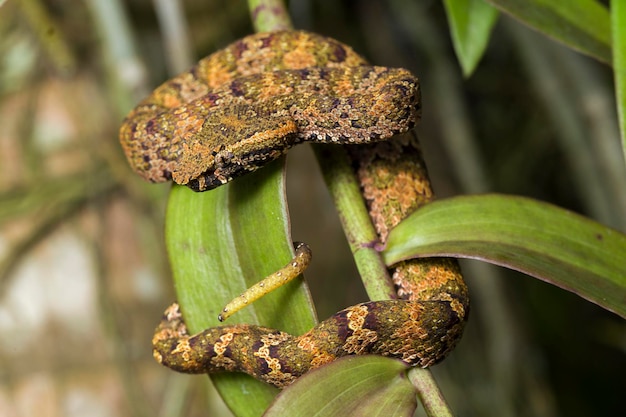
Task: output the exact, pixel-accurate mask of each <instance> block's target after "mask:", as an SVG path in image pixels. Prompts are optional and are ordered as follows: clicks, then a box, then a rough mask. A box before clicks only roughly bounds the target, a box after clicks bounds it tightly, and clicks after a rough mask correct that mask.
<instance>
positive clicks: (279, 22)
mask: <svg viewBox="0 0 626 417" xmlns="http://www.w3.org/2000/svg"><path fill="white" fill-rule="evenodd" d="M248 8H249V9H250V15H251V18H252V24H253V25H254V31H255V32H271V31H274V30H288V29H293V24H292V23H291V18H290V17H289V13H288V12H287V9H286V8H285V4H284V3H283V1H282V0H248Z"/></svg>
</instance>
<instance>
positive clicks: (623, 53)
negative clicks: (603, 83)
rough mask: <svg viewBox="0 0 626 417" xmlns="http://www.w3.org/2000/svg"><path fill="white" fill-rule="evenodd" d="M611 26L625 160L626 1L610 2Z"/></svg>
mask: <svg viewBox="0 0 626 417" xmlns="http://www.w3.org/2000/svg"><path fill="white" fill-rule="evenodd" d="M611 28H612V35H613V71H614V73H615V100H616V102H617V118H618V120H619V127H620V132H621V136H622V150H623V152H624V160H626V3H625V2H624V1H619V0H613V1H612V2H611Z"/></svg>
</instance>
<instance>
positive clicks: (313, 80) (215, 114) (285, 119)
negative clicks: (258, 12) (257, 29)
mask: <svg viewBox="0 0 626 417" xmlns="http://www.w3.org/2000/svg"><path fill="white" fill-rule="evenodd" d="M315 48H318V50H315ZM419 102H420V97H419V83H418V81H417V79H416V78H415V77H414V76H413V75H412V74H411V73H410V72H408V71H406V70H404V69H396V68H385V67H372V66H366V65H364V61H363V60H361V59H360V58H359V57H358V55H356V54H355V53H354V51H352V50H351V49H350V48H349V47H347V46H345V45H341V44H340V43H338V42H336V41H333V40H330V39H327V38H322V37H320V36H317V35H313V34H306V33H304V32H274V33H265V34H256V35H252V36H249V37H246V38H244V39H242V40H241V41H239V42H236V43H235V44H233V45H230V46H229V47H227V48H225V49H223V50H221V51H219V52H216V53H214V54H213V55H210V56H208V57H207V58H205V59H203V60H202V61H200V62H199V63H198V64H197V65H196V66H195V67H193V68H192V69H191V70H189V71H188V72H186V73H183V74H181V75H179V76H178V77H176V78H174V79H172V80H170V81H168V82H167V83H165V84H163V85H161V86H160V87H158V88H157V89H156V90H155V92H154V93H153V94H152V95H151V96H150V97H148V98H147V99H145V100H144V101H142V102H141V103H140V104H139V105H138V106H137V107H136V108H135V109H134V110H133V111H131V113H130V114H129V115H128V116H127V117H126V119H125V120H124V122H123V124H122V127H121V129H120V142H121V143H122V147H123V148H124V151H125V153H126V155H127V157H128V161H129V163H130V165H131V166H132V167H133V169H134V170H135V171H136V172H137V173H138V174H140V175H141V176H143V177H144V178H145V179H147V180H149V181H153V182H161V181H167V180H170V179H171V180H173V181H174V182H176V183H178V184H183V185H187V186H189V187H190V188H192V189H194V190H196V191H204V190H209V189H211V188H215V187H217V186H220V185H222V184H225V183H227V182H228V181H231V180H232V179H233V178H236V177H238V176H240V175H242V174H245V173H246V172H250V171H254V170H256V169H258V168H259V167H261V166H264V165H265V164H267V163H268V162H270V161H272V160H274V159H276V158H278V157H280V156H281V155H283V154H284V153H285V152H286V151H287V150H288V149H289V148H291V147H292V146H293V145H295V144H297V143H301V142H305V141H316V142H323V143H339V144H344V143H368V142H372V141H380V140H385V139H388V138H390V137H391V136H393V135H395V134H398V133H401V132H406V131H407V130H409V129H410V128H412V127H413V126H414V125H415V122H416V120H417V119H418V117H419V111H420V109H419Z"/></svg>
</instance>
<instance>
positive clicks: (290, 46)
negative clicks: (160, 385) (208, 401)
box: [120, 31, 469, 388]
mask: <svg viewBox="0 0 626 417" xmlns="http://www.w3.org/2000/svg"><path fill="white" fill-rule="evenodd" d="M420 106H421V102H420V90H419V82H418V80H417V78H415V77H414V76H413V75H412V74H411V73H410V72H409V71H407V70H405V69H395V68H387V67H377V66H370V65H369V64H368V63H367V62H366V61H365V60H364V59H363V58H362V57H361V56H359V55H358V54H357V53H356V52H354V51H353V50H352V49H351V48H350V47H349V46H347V45H344V44H342V43H340V42H338V41H336V40H334V39H331V38H328V37H324V36H320V35H317V34H313V33H308V32H303V31H277V32H270V33H259V34H254V35H250V36H247V37H245V38H243V39H241V40H239V41H237V42H235V43H233V44H231V45H229V46H227V47H226V48H224V49H221V50H219V51H217V52H215V53H214V54H212V55H210V56H208V57H206V58H204V59H202V60H200V61H199V62H198V63H197V64H196V65H195V66H194V67H192V68H191V69H190V70H189V71H187V72H184V73H182V74H180V75H178V76H177V77H175V78H173V79H171V80H169V81H167V82H165V83H164V84H162V85H161V86H160V87H158V88H157V89H156V90H155V91H154V92H153V93H152V94H151V95H150V96H149V97H148V98H146V99H145V100H143V101H142V102H140V103H139V104H138V105H137V107H136V108H135V109H133V110H132V111H131V112H130V114H129V115H128V116H127V117H126V119H125V120H124V122H123V124H122V127H121V129H120V141H121V144H122V147H123V149H124V151H125V154H126V156H127V159H128V161H129V163H130V165H131V167H132V168H133V169H134V170H135V171H136V172H137V173H138V174H139V175H141V176H142V177H144V178H145V179H147V180H148V181H151V182H164V181H170V180H172V181H174V182H175V183H178V184H182V185H186V186H188V187H190V188H191V189H193V190H195V191H206V190H210V189H213V188H215V187H218V186H220V185H222V184H225V183H227V182H229V181H231V180H233V179H235V178H237V177H238V176H241V175H243V174H245V173H247V172H251V171H254V170H256V169H258V168H261V167H263V166H264V165H265V164H267V163H268V162H270V161H272V160H274V159H276V158H278V157H280V156H281V155H283V154H284V153H286V152H287V151H288V150H289V149H290V148H291V147H292V146H294V145H296V144H298V143H301V142H318V143H335V144H340V145H345V148H347V152H348V154H349V155H350V158H351V160H352V164H353V166H354V170H355V175H356V176H357V178H358V179H359V182H360V184H361V190H362V193H363V197H364V199H365V201H366V203H367V205H368V209H369V213H370V217H371V218H372V222H373V223H374V225H375V227H376V230H377V232H378V234H379V239H380V242H382V243H383V244H384V242H385V240H386V237H387V234H388V232H389V230H390V229H391V228H393V227H394V226H395V225H396V224H398V223H399V222H400V221H401V220H402V219H403V218H405V217H406V216H407V215H409V214H410V213H411V212H413V211H414V210H415V209H416V208H418V207H419V206H421V205H423V204H425V203H427V202H428V201H429V200H431V199H432V190H431V187H430V182H429V180H428V176H427V173H426V169H425V166H424V164H423V162H422V158H421V152H420V149H419V144H418V142H417V139H416V138H415V137H414V136H412V135H411V134H410V133H405V132H407V131H409V130H410V129H411V128H412V127H413V126H415V124H416V123H417V122H418V121H419V118H420V114H421V108H420ZM304 250H305V249H302V250H301V251H300V252H298V255H297V256H296V258H294V261H292V262H291V263H290V264H288V265H287V266H286V267H285V268H284V269H283V270H281V271H279V272H280V273H286V274H288V273H293V272H294V271H296V273H297V271H299V270H301V269H302V267H303V266H304V264H305V260H302V262H301V259H300V258H299V257H306V256H308V255H306V253H304V254H303V252H302V251H304ZM390 272H391V273H392V275H393V280H394V284H395V286H396V288H397V293H398V299H396V300H385V301H370V302H366V303H361V304H358V305H355V306H351V307H348V308H347V309H345V310H342V311H340V312H338V313H336V314H335V315H333V316H332V317H330V318H328V319H326V320H325V321H323V322H321V323H319V324H318V325H317V326H315V327H314V328H313V329H311V330H310V331H308V332H307V333H305V334H303V335H300V336H293V335H290V334H287V333H285V332H282V331H280V330H275V329H269V328H266V327H262V326H258V325H246V324H236V325H230V326H229V325H225V326H219V327H213V328H209V329H206V330H204V331H202V332H200V333H198V334H195V335H189V334H188V332H187V329H186V326H185V324H184V319H183V317H182V314H181V311H180V308H179V306H178V305H177V304H173V305H172V306H170V307H169V308H168V309H167V310H166V311H165V313H164V315H163V319H162V321H161V323H160V324H159V326H158V327H157V329H156V332H155V334H154V337H153V341H152V342H153V348H154V350H153V353H154V357H155V359H156V360H157V361H158V362H159V363H161V364H163V365H165V366H167V367H170V368H172V369H174V370H176V371H179V372H186V373H211V372H224V371H227V372H245V373H248V374H250V375H252V376H254V377H255V378H257V379H259V380H262V381H265V382H267V383H269V384H272V385H274V386H277V387H279V388H282V387H285V386H287V385H289V384H290V383H292V382H293V381H294V380H296V379H297V378H298V377H299V376H301V375H302V374H304V373H306V372H307V371H309V370H311V369H314V368H317V367H319V366H321V365H324V364H326V363H329V362H331V361H333V360H335V359H336V358H338V357H341V356H345V355H352V354H355V355H358V354H378V355H384V356H389V357H393V358H398V359H400V360H402V361H404V362H405V363H407V364H410V365H416V366H421V367H427V366H430V365H433V364H435V363H437V362H439V361H440V360H442V359H443V358H444V357H445V356H446V355H447V353H448V352H450V351H451V350H452V349H453V348H454V346H455V345H456V344H457V342H458V340H459V339H460V337H461V335H462V332H463V328H464V325H465V322H466V320H467V315H468V311H469V297H468V291H467V287H466V286H465V283H464V282H463V278H462V276H461V273H460V270H459V267H458V265H457V263H456V261H454V260H451V259H444V258H430V259H416V260H409V261H404V262H401V263H400V264H396V265H394V266H393V267H392V268H390Z"/></svg>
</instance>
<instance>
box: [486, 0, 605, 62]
mask: <svg viewBox="0 0 626 417" xmlns="http://www.w3.org/2000/svg"><path fill="white" fill-rule="evenodd" d="M487 1H489V2H490V3H491V4H493V5H494V6H496V7H497V8H499V9H500V10H502V11H503V12H505V13H508V14H510V15H511V16H513V17H515V18H516V19H519V20H521V21H522V22H524V23H526V24H527V25H528V26H531V27H533V28H535V29H537V30H538V31H540V32H543V33H544V34H546V35H548V36H551V37H552V38H554V39H556V40H559V41H561V42H563V43H564V44H566V45H568V46H569V47H571V48H574V49H576V50H578V51H580V52H582V53H585V54H587V55H591V56H592V57H594V58H596V59H598V60H600V61H603V62H607V63H609V62H611V31H610V27H611V26H610V18H609V12H608V10H607V9H606V7H604V6H603V5H602V4H600V2H598V1H595V0H567V1H560V0H556V1H555V0H487Z"/></svg>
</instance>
